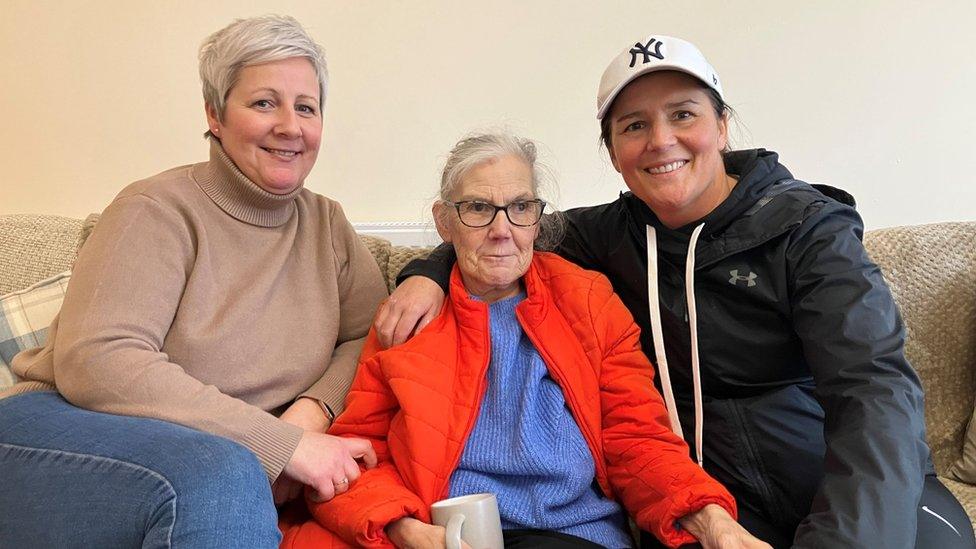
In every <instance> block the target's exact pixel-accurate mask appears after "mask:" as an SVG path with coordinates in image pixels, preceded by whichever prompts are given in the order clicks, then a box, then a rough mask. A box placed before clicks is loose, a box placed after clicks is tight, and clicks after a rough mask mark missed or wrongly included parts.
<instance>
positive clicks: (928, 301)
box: [864, 222, 976, 475]
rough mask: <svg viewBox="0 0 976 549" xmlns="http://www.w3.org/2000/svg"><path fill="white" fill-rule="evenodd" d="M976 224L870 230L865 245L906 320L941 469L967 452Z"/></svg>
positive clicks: (975, 357) (975, 388) (975, 389)
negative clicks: (965, 441)
mask: <svg viewBox="0 0 976 549" xmlns="http://www.w3.org/2000/svg"><path fill="white" fill-rule="evenodd" d="M974 241H976V222H961V223H959V222H946V223H934V224H930V225H915V226H909V227H890V228H886V229H877V230H874V231H870V232H869V233H867V234H866V235H865V236H864V244H865V246H866V247H867V249H868V251H869V252H870V254H871V257H872V259H874V260H875V261H876V262H877V263H878V265H879V266H880V267H881V270H882V272H883V273H884V277H885V280H886V281H887V282H888V285H889V286H890V287H891V293H892V294H893V295H894V297H895V301H896V302H897V303H898V307H899V309H901V314H902V316H903V317H904V320H905V328H906V330H907V332H908V333H907V340H906V344H905V354H906V355H907V356H908V360H909V361H910V362H911V363H912V366H914V367H915V370H916V371H917V372H918V375H919V377H920V378H921V379H922V386H923V387H924V389H925V422H926V424H927V427H928V441H929V446H930V447H931V449H932V457H933V460H934V461H935V467H936V471H938V472H939V474H940V475H945V474H946V472H947V470H948V469H949V467H950V466H951V465H952V464H953V463H955V461H956V460H957V459H959V456H960V455H961V453H962V447H963V439H964V436H965V433H966V425H967V424H968V423H969V419H970V417H971V416H972V414H973V397H974V393H976V376H974V375H973V367H974V365H976V292H974V291H973V285H974V284H976V246H973V242H974Z"/></svg>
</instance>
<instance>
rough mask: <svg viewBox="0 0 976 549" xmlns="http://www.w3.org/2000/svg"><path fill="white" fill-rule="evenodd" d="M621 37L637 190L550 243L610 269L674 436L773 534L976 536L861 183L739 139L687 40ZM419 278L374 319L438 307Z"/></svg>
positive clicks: (778, 537) (809, 538) (761, 529)
mask: <svg viewBox="0 0 976 549" xmlns="http://www.w3.org/2000/svg"><path fill="white" fill-rule="evenodd" d="M624 42H625V43H626V47H625V48H624V50H623V51H622V52H620V54H619V55H617V56H616V58H614V59H613V61H611V63H610V65H609V66H608V67H607V69H606V71H605V72H604V74H603V78H602V80H601V82H600V86H599V93H598V96H597V118H598V119H599V120H600V121H601V134H602V139H603V142H604V144H605V145H606V147H607V149H608V150H609V151H610V158H611V160H612V162H613V166H614V167H615V168H616V169H617V171H619V172H620V174H621V175H622V177H623V179H624V182H625V183H626V184H627V186H628V187H629V188H630V190H631V192H630V193H626V194H624V195H622V196H621V197H620V198H619V199H618V200H616V201H614V202H611V203H609V204H604V205H601V206H595V207H590V208H579V209H576V210H572V211H570V212H567V215H566V220H567V224H568V231H567V238H566V239H565V240H564V241H563V242H562V243H561V244H560V245H559V246H558V247H557V249H556V251H557V252H558V253H559V254H561V255H562V256H563V257H566V258H569V259H571V260H573V261H575V262H577V263H579V264H580V265H583V266H585V267H588V268H592V269H595V270H598V271H601V272H603V273H605V274H606V275H607V276H608V277H609V279H610V281H611V282H612V284H613V287H614V289H615V290H616V291H617V292H618V293H619V294H620V296H621V298H622V299H623V301H624V303H625V305H626V306H627V308H628V309H629V310H630V312H631V313H632V314H633V315H634V317H635V318H636V319H637V320H638V322H639V323H640V324H641V339H642V343H643V348H644V350H645V352H647V353H648V354H649V356H651V357H654V358H655V363H656V364H657V366H658V368H659V370H660V372H661V377H660V379H661V384H662V385H663V392H664V395H665V401H666V402H667V404H668V409H669V415H670V417H671V425H672V426H673V427H674V429H675V431H676V432H678V433H686V434H687V436H686V438H687V440H688V441H689V442H690V443H693V444H694V451H695V454H696V456H697V458H698V461H699V462H700V463H704V467H705V469H706V470H707V471H708V472H709V473H711V474H712V475H713V476H714V477H715V478H717V479H718V480H720V481H721V482H722V483H723V484H724V485H725V486H727V487H728V488H729V490H730V491H731V492H732V494H733V495H735V497H736V500H737V501H738V503H739V510H740V520H741V521H742V523H743V524H744V525H745V526H746V527H747V528H748V529H749V530H750V531H751V532H752V533H753V534H755V535H757V536H758V537H760V538H762V539H764V540H766V541H769V542H770V543H772V544H773V545H775V546H777V547H780V546H782V547H786V546H790V545H793V544H795V545H796V546H800V547H912V546H913V545H914V546H918V547H972V546H973V534H972V529H971V526H970V522H969V519H968V517H967V516H966V514H965V512H964V511H963V510H962V508H961V506H960V505H959V503H958V502H957V501H956V500H955V499H954V498H953V497H952V495H951V494H950V493H949V492H948V491H947V490H946V488H945V487H944V486H942V485H941V484H940V483H939V481H938V480H937V479H936V477H935V475H934V474H932V466H931V464H930V462H929V449H928V446H927V445H926V443H925V422H924V417H923V396H922V389H921V387H920V385H919V381H918V377H917V376H916V375H915V373H914V371H913V370H912V367H911V365H909V363H908V361H907V360H906V359H905V354H904V339H905V330H904V328H903V326H902V322H901V318H900V317H899V315H898V311H897V308H896V307H895V303H894V301H893V300H892V298H891V294H890V292H889V290H888V287H887V286H886V285H885V282H884V280H883V278H882V276H881V273H880V271H879V270H878V267H877V266H876V265H875V264H874V263H872V262H871V259H870V258H869V257H868V255H867V253H866V252H865V250H864V247H863V246H862V244H861V234H862V232H863V227H862V223H861V219H860V217H859V216H858V214H857V213H856V212H855V211H854V208H853V207H852V205H853V201H852V200H851V198H850V195H847V193H844V192H842V191H838V190H837V189H832V188H830V187H826V186H811V185H808V184H806V183H803V182H801V181H797V180H795V179H793V177H792V175H791V174H790V172H789V170H787V169H786V167H785V166H783V165H782V164H780V163H779V161H778V157H777V155H776V154H775V153H773V152H770V151H766V150H763V149H757V150H746V151H735V152H731V151H729V150H728V148H727V144H728V120H729V108H728V106H727V105H726V103H725V100H724V96H723V89H722V85H721V80H720V79H719V77H718V74H717V73H716V71H715V70H714V69H713V68H712V66H711V65H710V64H709V63H708V61H707V60H706V59H705V57H704V56H703V55H702V54H701V52H700V51H699V50H698V48H696V47H695V46H694V45H693V44H691V43H689V42H686V41H684V40H680V39H677V38H672V37H668V36H660V35H652V36H648V37H646V38H643V39H641V40H639V41H635V40H627V41H624ZM450 261H453V259H448V265H449V262H450ZM411 272H415V273H419V272H427V273H429V274H431V275H438V273H440V274H441V275H443V274H444V273H446V272H447V269H446V268H445V266H444V265H443V263H440V262H438V261H437V260H436V259H435V260H430V261H428V262H427V263H426V265H423V264H421V265H419V266H418V265H415V266H413V267H411V268H410V269H408V272H407V274H409V273H411ZM408 284H409V286H410V287H409V288H401V289H402V290H405V291H404V292H401V291H400V290H398V291H397V293H396V294H394V298H396V300H394V298H391V299H390V301H389V303H390V304H391V305H388V306H387V308H386V309H384V310H382V311H381V312H380V314H379V315H378V316H377V323H378V325H379V326H380V329H379V332H380V333H381V335H384V336H385V337H387V338H392V339H401V338H402V337H404V335H405V334H406V333H409V331H410V330H412V329H413V327H414V325H415V323H416V321H417V318H418V316H419V315H418V313H417V312H416V311H418V310H420V311H422V310H424V309H425V308H427V307H432V308H433V309H436V308H437V307H438V306H439V303H440V300H441V297H440V296H441V295H443V294H441V293H440V290H439V289H438V288H437V286H436V285H433V284H430V282H429V281H428V280H426V279H423V278H421V277H415V278H414V279H413V280H411V282H409V283H408ZM418 286H419V287H422V288H428V287H431V288H429V290H428V289H423V290H421V293H422V294H426V293H427V292H432V294H433V297H430V296H428V297H423V298H422V299H421V300H420V301H422V302H423V303H421V304H420V305H419V306H418V305H417V303H416V302H417V298H415V297H410V296H411V295H413V294H414V293H415V290H416V288H417V287H418ZM669 365H670V367H669Z"/></svg>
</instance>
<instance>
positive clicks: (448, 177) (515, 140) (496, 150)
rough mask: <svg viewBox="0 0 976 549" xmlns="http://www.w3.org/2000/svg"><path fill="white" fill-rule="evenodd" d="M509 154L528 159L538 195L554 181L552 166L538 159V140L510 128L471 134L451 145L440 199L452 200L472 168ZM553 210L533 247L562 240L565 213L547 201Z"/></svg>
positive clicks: (541, 224)
mask: <svg viewBox="0 0 976 549" xmlns="http://www.w3.org/2000/svg"><path fill="white" fill-rule="evenodd" d="M506 156H514V157H516V158H518V159H519V160H522V161H523V162H525V164H526V165H527V166H528V167H529V169H530V170H531V172H532V194H533V195H534V196H535V197H536V198H542V199H543V200H545V198H544V197H542V196H539V194H540V193H539V189H540V187H548V186H549V184H550V182H551V176H550V173H551V172H550V170H549V168H548V167H547V166H545V165H544V164H543V163H542V162H540V161H539V160H538V152H537V147H536V145H535V143H534V142H533V141H532V140H530V139H525V138H523V137H519V136H517V135H513V134H511V133H507V132H496V133H479V134H472V135H469V136H468V137H465V138H464V139H462V140H460V141H458V142H457V144H455V145H454V148H452V149H451V152H450V154H449V155H448V157H447V162H445V163H444V170H443V171H442V172H441V187H440V193H439V194H440V199H441V200H446V201H451V200H453V199H454V198H455V197H454V193H455V191H456V190H457V188H458V185H460V183H461V180H462V179H463V178H464V176H465V175H467V174H468V172H470V171H471V170H472V169H473V168H475V167H477V166H480V165H482V164H484V163H486V162H492V161H494V160H498V159H499V158H503V157H506ZM546 202H547V206H549V207H551V208H553V210H552V212H553V213H549V214H546V215H543V216H542V220H541V221H540V222H539V234H538V236H537V237H536V239H535V244H534V247H535V248H536V249H537V250H550V249H552V248H554V247H555V246H556V245H558V244H559V242H560V241H561V240H562V237H563V234H564V233H565V221H564V220H563V217H562V215H561V214H560V213H559V212H557V211H555V208H554V206H553V205H552V204H550V203H549V202H548V201H546Z"/></svg>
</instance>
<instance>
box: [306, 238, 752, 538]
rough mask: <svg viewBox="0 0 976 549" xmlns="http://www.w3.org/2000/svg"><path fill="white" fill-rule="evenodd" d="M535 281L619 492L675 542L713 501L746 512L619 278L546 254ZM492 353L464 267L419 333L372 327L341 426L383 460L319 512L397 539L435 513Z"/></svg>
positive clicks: (541, 310)
mask: <svg viewBox="0 0 976 549" xmlns="http://www.w3.org/2000/svg"><path fill="white" fill-rule="evenodd" d="M523 282H524V284H525V290H526V294H527V297H526V299H525V300H524V301H523V302H522V303H520V304H519V305H518V307H517V309H516V315H517V317H518V320H519V322H520V324H521V325H522V328H523V329H524V330H525V333H526V334H527V335H528V337H529V339H530V340H531V341H532V343H533V344H534V345H535V348H536V349H537V350H538V351H539V354H540V355H541V356H542V359H543V361H545V363H546V365H547V366H548V368H549V373H550V375H551V376H552V378H553V379H554V380H555V381H556V383H558V384H559V386H560V387H561V388H562V390H563V393H564V395H565V398H566V404H567V405H568V406H569V409H570V411H571V412H572V414H573V417H574V418H575V419H576V422H577V423H578V424H579V426H580V430H581V431H582V432H583V437H584V438H585V439H586V442H587V444H588V445H589V447H590V450H591V451H592V453H593V461H594V463H595V465H596V480H597V482H598V483H599V485H600V488H601V489H602V490H603V493H604V494H605V495H606V497H608V498H612V499H615V500H618V501H620V502H621V503H622V504H623V506H624V507H625V508H626V509H627V511H628V512H629V513H630V515H631V516H632V517H634V520H635V521H636V522H637V524H638V526H640V527H641V528H642V529H645V530H647V531H649V532H652V533H653V534H654V535H655V536H657V537H658V539H660V540H661V541H662V542H664V543H665V544H667V545H669V546H677V545H680V544H682V543H688V542H693V541H695V540H694V538H693V537H692V536H691V535H690V534H688V533H687V532H684V531H681V530H678V529H676V528H675V524H676V521H677V519H678V518H680V517H682V516H684V515H687V514H688V513H691V512H693V511H696V510H698V509H700V508H702V507H704V506H705V505H706V504H709V503H716V504H718V505H721V506H722V507H724V508H725V509H727V510H728V511H729V513H730V514H731V515H732V516H733V517H735V516H736V508H735V501H734V500H733V498H732V496H731V495H730V494H729V492H728V491H726V490H725V488H724V487H722V486H721V485H720V484H719V483H718V482H716V481H715V480H714V479H712V478H711V477H710V476H708V474H706V473H705V472H704V471H703V470H702V469H701V468H700V467H698V465H696V464H695V463H694V462H692V460H691V459H690V457H689V455H688V447H687V445H686V444H685V442H684V441H683V440H682V439H680V438H678V437H677V436H676V435H675V434H674V433H672V432H671V430H670V429H669V427H668V425H669V424H668V417H667V412H666V410H665V406H664V403H663V401H662V399H661V397H660V395H659V394H658V393H657V391H656V390H655V389H654V387H653V384H652V376H653V369H652V367H651V365H650V363H649V362H648V361H647V358H646V357H645V356H644V354H643V353H642V352H641V350H640V344H639V342H638V337H639V329H638V328H637V326H636V325H635V324H634V321H633V318H632V317H631V316H630V313H629V312H628V311H627V309H626V308H625V307H624V305H623V303H621V301H620V299H619V298H618V297H617V296H616V295H615V294H614V293H613V289H612V288H611V286H610V283H609V281H608V280H607V279H606V278H605V277H604V276H603V275H600V274H597V273H594V272H591V271H585V270H583V269H581V268H580V267H577V266H576V265H573V264H572V263H569V262H567V261H566V260H564V259H561V258H559V257H557V256H555V255H552V254H548V253H536V254H535V256H534V257H533V260H532V264H531V266H530V267H529V270H528V272H527V273H526V274H525V276H524V277H523ZM490 356H491V338H490V336H489V320H488V306H487V304H485V303H484V302H480V301H475V300H473V299H471V298H469V297H468V294H467V292H466V291H465V289H464V287H463V285H462V283H461V278H460V274H459V272H458V270H457V267H455V269H454V273H453V274H452V275H451V288H450V299H448V300H446V301H445V304H444V308H443V310H442V311H441V314H440V315H439V316H438V317H437V318H436V319H435V320H434V321H433V322H431V323H430V325H428V326H427V327H426V328H425V329H424V330H423V331H422V332H421V333H420V334H418V335H417V336H415V337H414V338H413V339H411V340H409V341H408V342H406V343H404V344H403V345H400V346H397V347H394V348H392V349H389V350H385V351H378V350H377V345H376V335H375V333H370V335H369V339H368V341H367V344H366V349H365V350H364V353H363V357H362V360H361V362H360V365H359V372H358V374H357V376H356V379H355V380H354V382H353V385H352V389H351V390H350V392H349V396H348V397H347V400H346V411H345V412H344V413H343V414H342V415H341V416H340V417H339V418H337V419H336V422H335V424H334V425H333V426H332V428H331V429H330V433H332V434H336V435H342V436H354V437H362V438H365V439H368V440H370V441H371V442H372V443H373V448H374V449H375V450H376V455H377V457H378V459H379V465H378V466H377V467H376V468H375V469H372V470H369V471H365V472H364V473H363V475H362V476H361V477H360V478H359V479H358V480H357V481H356V482H354V483H353V484H352V486H351V487H350V488H349V491H348V492H346V493H344V494H342V495H339V496H337V497H336V498H335V499H333V500H332V501H329V502H326V503H311V502H310V510H311V512H312V514H313V516H314V517H315V519H316V520H317V521H318V522H319V523H320V524H321V525H322V526H324V527H326V528H327V529H329V530H331V531H332V532H333V533H335V534H337V535H338V536H339V537H341V538H342V539H343V540H345V542H347V543H350V544H352V545H356V546H363V547H381V546H389V544H390V541H389V539H388V538H387V537H386V535H385V533H384V531H383V528H384V527H385V526H386V525H387V524H389V523H390V522H392V521H394V520H396V519H399V518H402V517H405V516H414V517H417V518H419V519H421V520H424V521H429V520H430V514H429V510H430V504H431V503H433V502H435V501H438V500H440V499H443V498H445V497H447V494H448V484H449V480H450V478H451V474H452V473H453V472H454V469H455V468H456V467H457V464H458V461H459V460H460V458H461V452H462V450H463V449H464V444H465V441H466V440H467V437H468V434H469V433H470V432H471V430H472V429H473V427H474V424H475V420H476V419H477V417H478V413H479V409H480V406H481V402H482V400H483V397H484V393H485V388H486V387H485V386H486V372H487V370H488V363H489V357H490Z"/></svg>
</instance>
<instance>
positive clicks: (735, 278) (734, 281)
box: [729, 269, 759, 288]
mask: <svg viewBox="0 0 976 549" xmlns="http://www.w3.org/2000/svg"><path fill="white" fill-rule="evenodd" d="M729 274H730V275H732V278H730V279H729V284H731V285H733V286H736V285H738V284H739V282H745V283H746V286H747V287H749V288H751V287H753V286H755V285H756V279H757V278H759V275H757V274H756V273H754V272H752V271H749V276H740V275H739V269H732V270H731V271H729Z"/></svg>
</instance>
